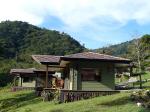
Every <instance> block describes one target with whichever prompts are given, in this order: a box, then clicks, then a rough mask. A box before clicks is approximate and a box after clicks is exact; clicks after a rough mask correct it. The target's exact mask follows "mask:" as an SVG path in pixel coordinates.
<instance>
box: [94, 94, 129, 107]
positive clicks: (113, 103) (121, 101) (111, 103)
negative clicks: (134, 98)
mask: <svg viewBox="0 0 150 112" xmlns="http://www.w3.org/2000/svg"><path fill="white" fill-rule="evenodd" d="M129 101H130V99H129V97H127V96H126V97H122V98H118V99H116V100H112V101H107V102H103V103H99V104H97V105H98V106H99V105H102V106H118V105H125V104H127V103H129Z"/></svg>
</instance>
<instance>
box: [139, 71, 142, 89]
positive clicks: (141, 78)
mask: <svg viewBox="0 0 150 112" xmlns="http://www.w3.org/2000/svg"><path fill="white" fill-rule="evenodd" d="M139 78H140V89H142V76H141V73H140V74H139Z"/></svg>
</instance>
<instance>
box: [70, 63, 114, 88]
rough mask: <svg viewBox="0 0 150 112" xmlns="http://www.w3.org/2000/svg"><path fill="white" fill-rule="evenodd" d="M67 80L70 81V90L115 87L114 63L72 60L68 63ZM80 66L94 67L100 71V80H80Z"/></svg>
mask: <svg viewBox="0 0 150 112" xmlns="http://www.w3.org/2000/svg"><path fill="white" fill-rule="evenodd" d="M69 68H70V73H69V76H70V77H69V81H70V82H72V84H73V85H72V88H70V89H72V90H95V91H97V90H98V91H101V90H102V91H106V90H114V89H115V78H114V77H115V76H114V64H113V63H109V62H98V61H95V62H93V61H84V62H81V61H74V62H71V64H70V65H69ZM82 68H96V69H98V70H99V71H100V74H101V81H100V82H97V81H81V75H80V70H81V69H82Z"/></svg>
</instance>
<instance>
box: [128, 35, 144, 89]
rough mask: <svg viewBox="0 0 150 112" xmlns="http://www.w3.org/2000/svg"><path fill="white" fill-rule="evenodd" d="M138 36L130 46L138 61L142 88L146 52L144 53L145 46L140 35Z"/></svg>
mask: <svg viewBox="0 0 150 112" xmlns="http://www.w3.org/2000/svg"><path fill="white" fill-rule="evenodd" d="M136 37H137V38H136V39H135V40H134V41H133V44H132V45H130V46H129V50H130V54H131V57H132V59H133V60H134V61H136V62H137V65H138V72H139V78H140V88H142V77H141V72H142V62H144V60H145V57H146V54H145V53H144V50H145V47H144V46H143V43H142V41H141V38H139V37H140V36H136Z"/></svg>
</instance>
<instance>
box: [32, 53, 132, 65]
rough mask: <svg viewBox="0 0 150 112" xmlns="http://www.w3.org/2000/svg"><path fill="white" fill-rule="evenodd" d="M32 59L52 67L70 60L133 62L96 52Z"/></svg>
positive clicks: (41, 56)
mask: <svg viewBox="0 0 150 112" xmlns="http://www.w3.org/2000/svg"><path fill="white" fill-rule="evenodd" d="M32 58H33V59H34V60H35V61H37V62H38V63H41V64H52V65H59V64H60V61H61V60H64V61H68V60H96V61H111V62H123V63H124V62H125V63H129V62H131V60H129V59H125V58H121V57H116V56H111V55H106V54H99V53H94V52H83V53H76V54H71V55H66V56H54V55H32Z"/></svg>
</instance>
